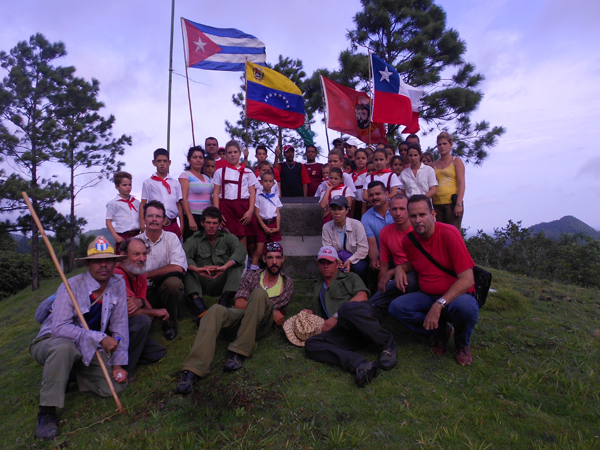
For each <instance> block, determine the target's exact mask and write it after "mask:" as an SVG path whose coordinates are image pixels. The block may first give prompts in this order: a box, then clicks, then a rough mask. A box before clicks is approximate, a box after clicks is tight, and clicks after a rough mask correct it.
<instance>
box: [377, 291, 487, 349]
mask: <svg viewBox="0 0 600 450" xmlns="http://www.w3.org/2000/svg"><path fill="white" fill-rule="evenodd" d="M438 298H440V296H439V295H429V294H425V293H423V292H412V293H410V294H405V295H403V296H401V297H398V298H397V299H396V300H394V301H393V302H392V303H391V304H390V308H389V311H388V312H389V314H390V316H392V317H393V318H394V319H396V320H397V321H398V322H400V323H402V324H403V325H405V326H406V327H408V328H410V329H411V330H413V331H415V332H416V333H418V334H420V335H421V336H425V337H434V336H435V335H436V334H437V332H438V330H439V329H440V328H442V325H444V324H445V323H446V322H451V323H452V324H453V325H454V331H455V334H454V342H455V343H456V345H457V346H459V347H468V346H469V345H470V342H471V333H473V328H475V325H476V324H477V319H478V318H479V304H478V303H477V300H475V297H473V296H472V295H470V294H462V295H459V296H458V297H456V298H455V299H454V300H452V302H450V303H449V304H448V306H446V308H444V309H443V310H442V314H441V315H440V323H439V327H438V328H437V329H435V330H426V329H425V328H423V322H424V321H425V316H427V313H428V312H429V309H430V308H431V306H432V305H433V304H434V303H435V301H436V300H437V299H438Z"/></svg>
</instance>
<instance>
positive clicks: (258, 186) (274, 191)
mask: <svg viewBox="0 0 600 450" xmlns="http://www.w3.org/2000/svg"><path fill="white" fill-rule="evenodd" d="M254 187H255V188H256V197H258V194H260V193H261V192H263V191H264V188H263V185H262V184H260V181H258V180H257V181H256V184H255V185H254ZM271 194H276V195H277V197H279V198H281V191H280V190H279V186H277V183H274V184H273V187H272V188H271Z"/></svg>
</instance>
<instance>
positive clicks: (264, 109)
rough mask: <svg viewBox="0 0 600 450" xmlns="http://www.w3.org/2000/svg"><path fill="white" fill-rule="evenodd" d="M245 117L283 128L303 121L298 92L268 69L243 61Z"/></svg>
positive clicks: (279, 75)
mask: <svg viewBox="0 0 600 450" xmlns="http://www.w3.org/2000/svg"><path fill="white" fill-rule="evenodd" d="M246 116H247V117H249V118H250V119H256V120H261V121H263V122H267V123H272V124H274V125H277V126H280V127H284V128H299V127H301V126H302V125H303V124H304V98H302V92H301V91H300V89H298V86H296V85H295V84H294V83H292V82H291V81H290V80H289V79H288V78H286V77H285V76H283V75H281V74H280V73H279V72H276V71H274V70H272V69H268V68H266V67H262V66H259V65H257V64H252V63H251V62H247V63H246Z"/></svg>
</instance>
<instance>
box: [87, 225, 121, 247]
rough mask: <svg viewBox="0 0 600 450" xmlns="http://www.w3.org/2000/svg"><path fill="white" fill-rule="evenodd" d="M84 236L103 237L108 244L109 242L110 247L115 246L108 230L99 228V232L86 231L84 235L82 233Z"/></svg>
mask: <svg viewBox="0 0 600 450" xmlns="http://www.w3.org/2000/svg"><path fill="white" fill-rule="evenodd" d="M83 235H84V236H99V235H102V236H104V237H105V238H106V239H108V242H110V243H111V244H112V245H115V238H114V237H112V234H110V231H108V228H106V227H105V228H100V229H99V230H90V231H87V232H85V233H83Z"/></svg>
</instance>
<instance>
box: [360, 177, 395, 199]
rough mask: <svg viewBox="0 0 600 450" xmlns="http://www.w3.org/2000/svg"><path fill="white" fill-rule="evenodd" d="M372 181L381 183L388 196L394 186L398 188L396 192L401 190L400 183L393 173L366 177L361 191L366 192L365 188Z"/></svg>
mask: <svg viewBox="0 0 600 450" xmlns="http://www.w3.org/2000/svg"><path fill="white" fill-rule="evenodd" d="M372 181H381V182H382V183H383V185H384V186H385V190H386V191H388V194H389V193H390V191H391V190H392V188H393V187H395V186H398V190H400V189H402V183H400V180H399V179H398V176H397V175H396V174H395V173H394V172H387V173H380V174H379V175H375V172H374V173H373V174H371V175H367V176H366V178H365V183H364V186H363V190H367V189H368V188H367V186H369V183H371V182H372ZM388 183H389V186H388Z"/></svg>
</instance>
